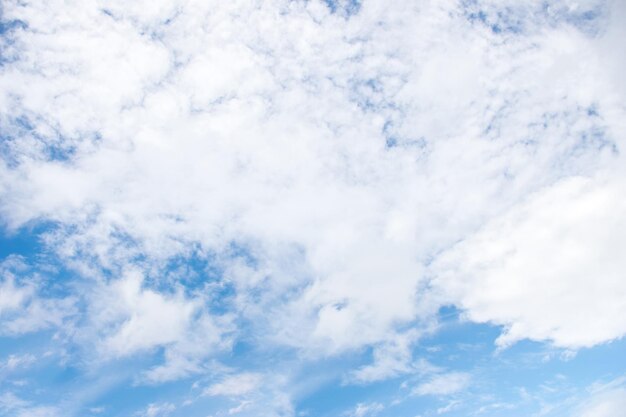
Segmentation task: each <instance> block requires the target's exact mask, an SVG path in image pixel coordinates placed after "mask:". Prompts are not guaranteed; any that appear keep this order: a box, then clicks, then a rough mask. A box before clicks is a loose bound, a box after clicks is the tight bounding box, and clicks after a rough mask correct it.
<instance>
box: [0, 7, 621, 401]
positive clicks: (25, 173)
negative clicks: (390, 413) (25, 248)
mask: <svg viewBox="0 0 626 417" xmlns="http://www.w3.org/2000/svg"><path fill="white" fill-rule="evenodd" d="M623 16H624V7H623V5H622V4H621V2H619V1H617V0H616V1H613V2H605V1H600V0H585V1H576V2H574V1H569V0H558V1H554V2H551V4H550V5H545V4H543V3H540V2H535V1H508V0H507V1H505V2H499V1H491V0H484V1H476V2H461V1H454V0H445V1H434V0H433V1H421V2H391V3H390V2H386V1H381V0H368V1H363V2H350V1H346V2H328V1H321V0H319V1H318V0H316V1H287V0H284V1H283V0H278V1H273V2H240V1H229V2H222V1H196V0H191V1H187V0H185V1H179V0H164V1H158V2H157V1H147V0H146V1H136V2H125V1H117V0H116V1H108V2H102V1H99V0H88V1H81V2H73V3H71V4H66V2H64V1H61V0H52V1H46V2H34V3H33V2H31V3H25V2H20V1H7V2H5V4H3V10H2V20H3V22H6V24H4V23H3V26H2V31H3V33H2V37H1V38H2V39H1V40H0V48H1V52H2V58H0V65H1V66H0V129H1V130H2V132H3V133H2V143H1V144H0V155H1V158H0V220H1V222H2V225H3V226H4V227H5V229H6V230H7V233H18V232H20V231H24V230H30V231H31V233H32V234H33V235H35V236H36V238H37V239H38V241H40V242H41V243H42V245H43V246H44V248H45V251H47V253H49V255H50V256H53V257H54V258H55V261H56V262H58V263H59V264H60V265H62V266H63V267H64V268H67V270H68V271H70V272H69V274H75V275H71V280H72V282H71V284H67V285H66V288H63V289H64V290H65V291H66V292H67V293H69V294H70V296H67V297H66V296H65V295H66V294H64V295H63V296H59V297H51V296H49V295H50V294H52V293H54V291H51V292H50V294H43V293H45V291H42V288H43V289H46V288H47V287H46V285H43V286H41V285H40V283H39V282H36V283H35V282H27V280H26V281H25V280H23V279H22V278H19V277H18V275H19V274H16V273H12V274H13V275H11V276H9V275H6V274H5V275H3V277H2V281H0V315H1V316H0V319H1V320H2V322H1V323H0V326H1V327H0V329H1V330H2V332H3V333H7V334H13V335H18V334H23V333H26V332H34V331H38V330H43V329H65V330H66V335H67V338H66V339H67V343H70V344H73V345H74V346H73V347H77V349H70V350H71V351H73V352H80V355H85V356H88V357H89V359H90V360H93V361H96V362H97V361H115V360H120V359H123V358H128V357H131V356H133V355H147V354H149V353H155V352H159V353H162V355H161V356H162V361H161V362H159V363H157V364H151V365H149V367H148V368H147V369H143V370H142V371H140V375H138V376H137V381H141V382H147V383H161V382H165V381H173V380H177V379H181V378H184V377H188V376H190V375H193V374H199V373H203V372H206V371H207V369H208V367H207V362H208V361H209V360H211V359H212V358H213V357H214V356H216V355H217V353H218V352H223V351H224V350H228V349H229V348H230V347H231V346H233V344H234V341H236V340H237V338H242V339H245V340H247V341H252V342H251V343H253V344H255V346H256V347H259V346H262V347H263V349H273V348H278V349H286V350H288V351H289V352H290V354H293V355H294V356H296V357H298V358H299V359H300V360H303V361H306V360H321V359H323V358H329V357H337V356H339V355H344V354H346V353H349V352H363V351H364V350H366V349H372V351H373V354H372V359H373V361H372V363H370V364H365V365H359V367H358V368H357V369H353V370H350V371H348V372H347V376H346V377H345V378H344V381H346V382H349V383H360V384H363V383H372V382H376V381H381V380H384V379H388V378H392V377H396V376H398V375H403V374H409V373H412V372H416V369H415V366H416V365H415V362H414V358H413V352H412V348H413V347H414V346H415V344H416V343H417V342H418V341H419V340H420V338H421V337H422V336H423V335H424V334H426V333H428V332H430V331H433V330H434V329H435V328H436V326H435V324H434V322H435V321H436V316H437V312H438V310H439V308H440V307H441V306H442V305H448V304H454V305H456V306H458V307H460V308H462V309H463V310H464V313H465V316H466V317H467V318H468V319H470V320H472V321H476V322H489V323H495V324H498V325H502V326H503V327H504V329H505V330H504V332H503V334H502V336H501V338H500V339H498V343H499V344H500V345H501V346H508V345H509V344H511V343H514V342H516V341H518V340H520V339H524V338H530V339H534V340H542V341H543V340H548V341H551V342H552V343H554V344H555V345H557V346H562V347H567V348H578V347H583V346H593V345H595V344H599V343H603V342H607V341H610V340H614V339H616V338H619V337H622V336H623V335H624V333H626V322H625V321H624V319H621V317H626V311H625V310H624V309H625V306H624V303H623V300H624V299H625V298H626V297H625V291H626V287H624V285H623V282H624V280H623V279H622V278H621V277H622V273H621V271H623V269H624V268H623V267H624V265H622V264H623V262H621V261H620V259H621V258H622V257H621V256H620V254H619V253H618V252H619V250H618V248H619V247H623V246H624V243H626V242H625V239H626V237H625V236H626V234H625V233H624V230H626V228H625V227H624V226H625V225H624V221H623V219H624V218H626V213H624V210H625V201H624V199H623V198H622V197H621V196H622V195H624V191H625V190H624V182H623V181H622V178H624V172H623V169H622V168H621V166H623V165H624V164H623V162H624V161H623V155H622V154H621V148H622V146H623V142H624V139H625V138H626V126H625V125H624V120H626V109H625V108H624V105H623V103H624V97H625V94H626V90H624V88H623V86H624V85H623V79H622V78H623V77H622V73H623V71H622V69H623V68H624V62H626V61H625V60H624V56H623V54H621V55H620V54H619V53H616V51H621V50H622V49H623V48H621V47H620V45H621V44H620V41H621V39H622V36H621V35H622V32H623V25H621V23H622V19H623ZM38 227H39V228H38ZM180 264H185V265H187V267H186V268H184V267H180V268H178V267H177V265H180ZM22 275H24V274H22ZM22 275H19V276H20V277H21V276H22ZM194 277H196V278H198V277H199V278H198V279H197V280H195V281H194ZM59 285H61V284H59ZM63 285H65V284H63ZM61 286H62V285H61ZM77 316H79V317H80V319H77V320H74V321H72V323H71V326H70V324H68V323H69V321H71V320H70V318H72V317H77ZM70 327H71V329H70ZM70 330H71V331H70ZM93 352H97V354H94V353H93ZM90 354H91V355H90ZM92 356H97V358H96V359H93V358H92ZM84 359H85V358H83V357H81V358H80V360H78V359H77V360H78V361H79V362H82V361H83V360H84ZM87 362H89V361H87ZM254 375H256V374H250V373H244V374H242V375H240V376H239V378H243V379H240V380H237V379H236V378H237V376H231V377H227V378H226V379H225V380H224V381H222V382H221V383H220V382H217V383H216V384H215V385H213V386H211V387H209V388H208V389H207V390H208V391H207V392H206V393H207V395H226V396H228V395H235V396H236V395H244V394H245V393H247V392H251V391H252V390H254V387H253V385H254V386H256V385H255V384H259V383H260V381H259V380H256V379H254V378H258V376H254ZM446 377H447V378H450V379H449V380H445V378H446ZM228 378H232V380H229V379H228ZM246 378H248V379H246ZM464 378H466V379H464ZM467 378H468V376H467V375H465V374H462V373H456V374H454V373H453V374H450V375H447V376H446V375H444V374H441V375H435V376H433V379H432V381H430V382H425V383H424V384H422V385H420V386H419V387H422V388H419V387H418V388H416V390H417V391H416V393H421V394H423V395H426V394H433V395H444V394H446V393H447V392H446V390H445V388H443V386H444V385H446V384H448V385H446V386H448V387H456V388H455V389H454V390H452V391H450V393H451V392H454V391H455V390H458V389H462V388H463V387H464V386H465V385H466V384H467V381H468V380H467ZM220 384H221V385H220ZM455 384H456V385H455ZM464 384H465V385H464ZM449 389H452V388H449ZM229 390H230V391H229ZM238 390H240V391H238ZM238 392H240V393H239V394H238ZM229 393H230V394H229ZM287 402H288V400H286V401H282V400H281V404H280V406H279V408H280V407H282V408H281V409H282V410H290V409H291V408H290V407H289V405H285V404H286V403H287ZM254 411H255V408H254V407H253V406H252V405H251V406H249V407H246V409H245V410H243V409H242V412H250V413H252V412H254Z"/></svg>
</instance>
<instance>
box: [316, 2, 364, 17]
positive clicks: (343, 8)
mask: <svg viewBox="0 0 626 417" xmlns="http://www.w3.org/2000/svg"><path fill="white" fill-rule="evenodd" d="M323 1H324V3H325V4H326V6H327V7H328V9H329V10H330V12H331V13H338V14H341V15H344V16H346V17H350V16H353V15H355V14H357V13H358V12H359V10H361V3H362V1H361V0H323Z"/></svg>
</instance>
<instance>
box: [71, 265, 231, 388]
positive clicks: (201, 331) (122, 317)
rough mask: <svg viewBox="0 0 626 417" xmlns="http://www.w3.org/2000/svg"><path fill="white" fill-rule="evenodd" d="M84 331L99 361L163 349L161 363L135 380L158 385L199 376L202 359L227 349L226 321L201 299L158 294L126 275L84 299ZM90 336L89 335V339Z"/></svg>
mask: <svg viewBox="0 0 626 417" xmlns="http://www.w3.org/2000/svg"><path fill="white" fill-rule="evenodd" d="M89 299H90V307H89V308H90V310H89V311H88V312H87V315H86V316H87V317H88V318H89V319H90V320H91V322H90V323H89V325H88V326H86V327H84V328H82V329H81V331H82V332H84V333H83V334H82V335H81V336H80V337H82V338H86V339H89V340H90V341H92V342H95V343H96V347H97V349H98V352H99V353H100V354H101V355H102V356H103V357H104V358H115V357H125V356H129V355H133V354H137V353H140V352H145V351H150V350H152V349H154V348H157V347H161V348H164V356H165V363H163V364H162V365H158V366H156V367H154V368H152V369H150V370H148V371H146V372H145V373H144V374H143V375H142V376H141V378H140V379H142V380H144V381H145V382H151V383H158V382H164V381H170V380H175V379H178V378H181V377H184V376H187V375H189V374H192V373H197V372H200V371H201V370H202V369H203V368H202V366H201V364H202V362H203V360H204V359H205V358H206V357H207V355H210V354H211V353H213V352H216V351H219V350H221V349H224V348H227V347H229V343H230V341H229V338H228V333H229V332H230V330H231V325H230V323H229V318H228V317H227V316H211V315H209V314H208V313H207V312H206V307H205V300H204V299H203V298H202V297H196V298H188V297H186V296H184V295H183V294H182V293H181V292H180V291H178V292H175V293H173V294H162V293H159V292H156V291H154V290H152V289H150V288H146V287H145V285H144V277H143V275H142V274H141V273H140V272H139V271H137V270H130V271H128V272H127V273H125V275H124V276H123V277H122V278H119V279H117V280H114V281H111V282H110V283H109V284H106V285H104V286H99V285H96V286H94V287H93V289H92V293H91V294H90V295H89ZM94 333H95V334H94Z"/></svg>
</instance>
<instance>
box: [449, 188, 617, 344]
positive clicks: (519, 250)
mask: <svg viewBox="0 0 626 417" xmlns="http://www.w3.org/2000/svg"><path fill="white" fill-rule="evenodd" d="M624 191H625V188H624V185H623V184H622V183H621V182H617V183H615V182H606V181H602V180H595V181H594V180H590V179H586V178H572V179H568V180H565V181H563V182H560V183H558V184H555V185H554V186H552V187H549V188H546V189H544V190H542V191H540V192H538V193H537V194H535V195H533V196H532V197H530V199H529V200H528V201H526V202H525V203H523V204H521V205H520V206H518V207H515V208H514V209H513V210H511V212H509V213H507V214H506V215H504V216H503V217H501V218H498V219H496V220H494V221H493V222H491V223H489V224H488V225H487V226H485V228H484V229H483V230H482V231H481V232H479V233H478V234H476V235H475V236H473V237H472V238H470V239H468V240H466V241H463V242H462V243H460V244H459V245H457V246H456V247H455V248H454V249H452V250H451V251H450V252H448V253H447V254H445V255H443V256H442V257H441V259H440V260H439V261H438V262H440V264H439V265H438V267H439V268H441V269H442V270H444V271H445V272H442V273H441V274H440V278H439V281H438V283H439V285H440V286H441V287H442V288H443V291H445V292H446V293H447V294H449V295H450V296H451V297H452V299H454V300H455V302H458V303H459V305H460V306H462V307H463V308H465V309H467V317H468V318H469V319H471V320H474V321H479V322H487V321H490V322H495V323H497V324H501V325H504V326H505V327H506V331H505V333H504V334H503V335H502V336H501V337H500V338H499V339H498V343H499V344H500V345H504V346H506V345H507V344H510V343H512V342H515V341H517V340H520V339H524V338H531V339H535V340H551V341H552V342H553V343H554V344H555V345H557V346H561V347H573V348H576V347H584V346H593V345H595V344H598V343H602V342H605V341H610V340H613V339H615V338H619V337H621V336H622V335H623V334H624V333H625V332H626V321H625V320H624V319H622V318H623V317H625V316H626V310H625V309H626V304H625V303H624V299H626V298H625V297H626V284H624V282H625V281H624V279H623V271H624V268H625V267H626V265H625V264H624V262H623V257H621V256H620V255H619V251H620V249H619V248H621V247H623V245H624V244H625V243H626V235H624V234H622V233H620V232H619V231H621V230H626V223H625V219H626V200H625V199H624V198H623V196H624V195H626V194H625V193H624ZM449 268H451V269H449ZM599 317H603V318H605V319H603V320H600V321H599V320H598V318H599Z"/></svg>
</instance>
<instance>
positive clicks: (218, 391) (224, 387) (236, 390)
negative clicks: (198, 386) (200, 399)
mask: <svg viewBox="0 0 626 417" xmlns="http://www.w3.org/2000/svg"><path fill="white" fill-rule="evenodd" d="M262 380H263V378H262V375H260V374H255V373H242V374H235V375H229V376H227V377H225V378H224V379H223V380H222V381H220V382H216V383H215V384H213V385H210V386H209V387H207V388H206V389H205V390H204V391H203V394H204V395H210V396H217V395H224V396H227V397H240V396H242V395H246V394H250V393H253V392H255V391H256V390H258V389H259V388H260V386H261V383H262Z"/></svg>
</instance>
